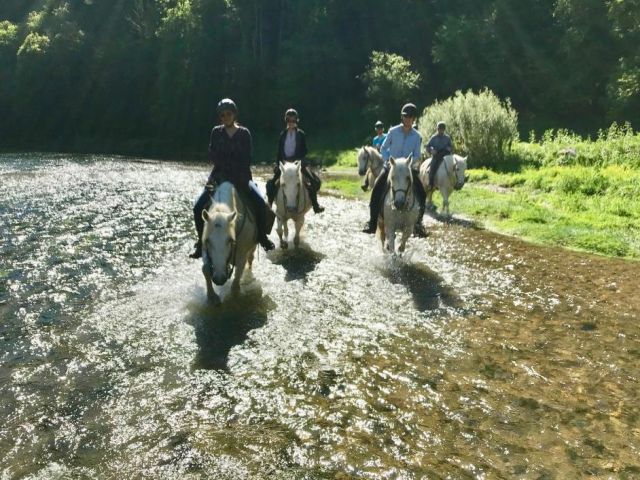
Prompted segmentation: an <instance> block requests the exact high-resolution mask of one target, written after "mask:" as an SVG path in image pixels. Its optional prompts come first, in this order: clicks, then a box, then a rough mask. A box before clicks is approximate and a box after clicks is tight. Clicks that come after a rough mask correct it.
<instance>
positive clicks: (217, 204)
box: [209, 182, 236, 213]
mask: <svg viewBox="0 0 640 480" xmlns="http://www.w3.org/2000/svg"><path fill="white" fill-rule="evenodd" d="M234 210H236V199H235V188H234V187H233V184H232V183H231V182H222V184H220V185H219V186H218V188H217V189H216V191H215V192H214V194H213V202H212V204H211V208H210V209H209V212H210V213H231V212H233V211H234Z"/></svg>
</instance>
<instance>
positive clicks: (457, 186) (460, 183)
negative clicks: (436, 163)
mask: <svg viewBox="0 0 640 480" xmlns="http://www.w3.org/2000/svg"><path fill="white" fill-rule="evenodd" d="M452 158H453V172H449V169H448V168H447V161H446V160H444V162H442V163H443V164H444V169H445V171H446V172H447V176H448V177H449V179H450V180H453V182H454V187H453V188H454V189H456V190H460V189H461V188H462V187H464V182H465V180H464V179H463V180H462V181H460V179H459V178H458V174H457V173H456V172H457V171H458V162H457V161H456V157H453V156H452Z"/></svg>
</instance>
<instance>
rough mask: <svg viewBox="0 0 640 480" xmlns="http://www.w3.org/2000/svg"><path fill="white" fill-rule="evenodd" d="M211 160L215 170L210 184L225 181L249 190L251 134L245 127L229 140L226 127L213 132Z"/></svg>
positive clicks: (211, 175)
mask: <svg viewBox="0 0 640 480" xmlns="http://www.w3.org/2000/svg"><path fill="white" fill-rule="evenodd" d="M209 160H211V162H212V163H213V170H212V171H211V174H210V175H209V183H212V181H216V182H218V183H221V182H223V181H225V180H227V181H229V182H231V183H233V185H234V187H236V188H237V189H242V190H244V189H246V188H248V184H249V180H251V179H252V176H251V133H250V132H249V130H247V129H246V128H244V127H238V130H237V131H236V133H234V134H233V137H231V138H229V135H227V132H226V131H225V129H224V125H218V126H217V127H214V128H213V130H212V131H211V139H210V141H209Z"/></svg>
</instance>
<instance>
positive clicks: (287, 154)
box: [267, 108, 324, 213]
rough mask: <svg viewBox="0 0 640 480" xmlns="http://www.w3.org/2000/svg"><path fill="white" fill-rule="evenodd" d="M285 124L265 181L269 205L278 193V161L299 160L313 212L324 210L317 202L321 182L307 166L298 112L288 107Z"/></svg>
mask: <svg viewBox="0 0 640 480" xmlns="http://www.w3.org/2000/svg"><path fill="white" fill-rule="evenodd" d="M284 121H285V124H286V128H285V130H283V131H282V132H281V133H280V139H279V140H278V152H277V154H276V163H275V165H274V167H273V178H271V179H270V180H269V181H267V197H268V199H269V205H272V204H273V201H274V200H275V198H276V194H277V193H278V183H277V182H278V180H279V179H280V174H281V172H280V162H289V161H295V160H300V161H301V164H302V175H303V176H304V178H305V182H304V183H305V186H306V187H307V191H308V192H309V198H310V199H311V204H312V205H313V211H314V212H315V213H322V212H324V207H321V206H320V204H319V203H318V191H319V190H320V186H321V184H322V182H321V181H320V178H319V177H318V176H317V175H316V174H315V173H313V172H312V171H311V169H310V168H309V161H308V160H307V159H306V158H305V157H306V156H307V140H306V136H305V133H304V131H303V130H301V129H300V128H298V112H297V111H296V110H294V109H293V108H290V109H288V110H287V111H286V112H285V114H284Z"/></svg>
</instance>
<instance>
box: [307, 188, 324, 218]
mask: <svg viewBox="0 0 640 480" xmlns="http://www.w3.org/2000/svg"><path fill="white" fill-rule="evenodd" d="M307 191H308V192H309V198H310V199H311V205H313V212H314V213H322V212H324V207H321V206H320V204H319V203H318V192H317V190H316V189H315V188H313V185H307Z"/></svg>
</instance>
